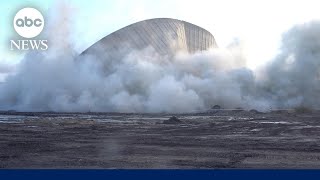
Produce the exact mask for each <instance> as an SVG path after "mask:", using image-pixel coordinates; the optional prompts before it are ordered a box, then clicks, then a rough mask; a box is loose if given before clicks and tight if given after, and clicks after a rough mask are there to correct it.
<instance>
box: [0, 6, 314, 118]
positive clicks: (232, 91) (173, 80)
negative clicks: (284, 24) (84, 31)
mask: <svg viewBox="0 0 320 180" xmlns="http://www.w3.org/2000/svg"><path fill="white" fill-rule="evenodd" d="M62 12H63V13H60V15H61V16H62V18H61V17H58V18H55V19H52V20H51V23H52V24H60V25H61V26H60V28H58V29H54V28H47V36H48V37H49V43H50V44H49V46H50V48H49V49H50V50H48V51H45V52H39V51H34V52H29V53H27V54H26V55H25V57H24V59H23V60H22V61H21V63H20V64H19V65H18V67H17V70H16V72H15V73H14V74H11V75H9V76H8V77H7V78H6V80H5V83H3V84H2V85H1V86H0V109H2V110H8V109H14V110H18V111H63V112H64V111H77V112H79V111H80V112H86V111H99V112H193V111H204V110H207V109H210V108H211V107H212V106H213V105H216V104H219V105H220V106H222V107H224V108H237V107H242V108H245V109H252V108H254V109H259V110H268V109H270V108H275V109H276V108H294V107H297V106H305V107H310V108H319V107H320V101H317V97H319V95H320V83H319V80H320V61H319V58H320V36H319V34H320V22H310V23H307V24H303V25H298V26H296V27H294V28H292V29H291V30H290V31H289V32H287V33H286V34H285V35H284V36H283V43H282V48H281V52H280V53H279V54H278V55H277V56H276V57H275V58H274V59H273V60H272V61H270V62H269V63H268V64H266V65H265V66H264V67H263V68H261V69H259V70H257V71H252V70H250V69H248V68H246V57H245V55H244V53H243V49H242V44H241V42H239V41H236V42H234V43H232V44H231V45H230V46H229V47H227V48H224V49H223V48H221V49H210V50H208V51H205V52H199V53H196V54H192V55H190V54H183V53H178V54H177V55H176V56H175V57H172V58H169V57H163V56H160V55H159V54H157V53H156V52H155V51H154V49H153V48H152V47H148V48H146V49H143V50H141V51H132V52H131V53H129V54H127V55H126V56H125V57H124V58H123V59H122V60H121V61H116V62H114V61H112V63H108V62H102V61H101V60H99V59H97V58H95V57H96V56H100V57H103V55H90V54H89V55H86V56H82V57H79V56H78V55H76V53H75V51H74V49H73V44H72V43H70V42H73V41H72V40H70V39H68V38H69V37H70V34H69V32H70V27H68V26H69V25H70V23H69V22H70V21H71V20H70V19H68V18H70V17H72V16H70V14H68V15H65V14H64V13H68V12H70V10H68V9H64V11H62ZM65 17H68V18H65ZM49 27H50V26H49ZM53 32H54V36H52V34H53ZM261 43H263V42H261ZM106 66H107V68H106Z"/></svg>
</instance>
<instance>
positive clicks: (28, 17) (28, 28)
mask: <svg viewBox="0 0 320 180" xmlns="http://www.w3.org/2000/svg"><path fill="white" fill-rule="evenodd" d="M13 26H14V29H15V30H16V32H17V33H18V34H19V35H20V36H22V37H24V38H33V37H36V36H38V35H39V34H40V33H41V31H42V30H43V26H44V19H43V16H42V14H41V13H40V12H39V11H38V10H36V9H34V8H23V9H21V10H20V11H19V12H18V13H17V14H16V16H15V17H14V20H13Z"/></svg>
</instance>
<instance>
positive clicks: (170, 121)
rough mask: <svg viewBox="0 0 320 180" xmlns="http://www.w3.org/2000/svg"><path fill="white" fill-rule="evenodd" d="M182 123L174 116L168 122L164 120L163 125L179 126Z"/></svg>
mask: <svg viewBox="0 0 320 180" xmlns="http://www.w3.org/2000/svg"><path fill="white" fill-rule="evenodd" d="M181 122H182V121H181V120H180V119H178V118H177V117H175V116H172V117H170V118H169V119H168V120H164V121H163V122H162V123H163V124H180V123H181Z"/></svg>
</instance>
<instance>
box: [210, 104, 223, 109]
mask: <svg viewBox="0 0 320 180" xmlns="http://www.w3.org/2000/svg"><path fill="white" fill-rule="evenodd" d="M211 109H221V106H219V105H214V106H212V108H211Z"/></svg>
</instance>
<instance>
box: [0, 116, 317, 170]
mask: <svg viewBox="0 0 320 180" xmlns="http://www.w3.org/2000/svg"><path fill="white" fill-rule="evenodd" d="M172 116H176V117H177V118H178V119H179V120H181V122H179V121H174V122H173V123H171V122H170V121H166V120H168V119H169V118H170V117H172ZM164 121H165V123H163V122H164ZM0 168H112V169H114V168H116V169H118V168H175V169H177V168H178V169H188V168H317V169H318V168H320V111H314V112H307V113H302V112H300V113H298V112H293V111H284V110H283V111H273V112H270V113H260V112H257V111H242V110H214V111H211V112H208V113H193V114H176V115H173V114H121V113H54V112H48V113H19V112H1V113H0Z"/></svg>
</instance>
